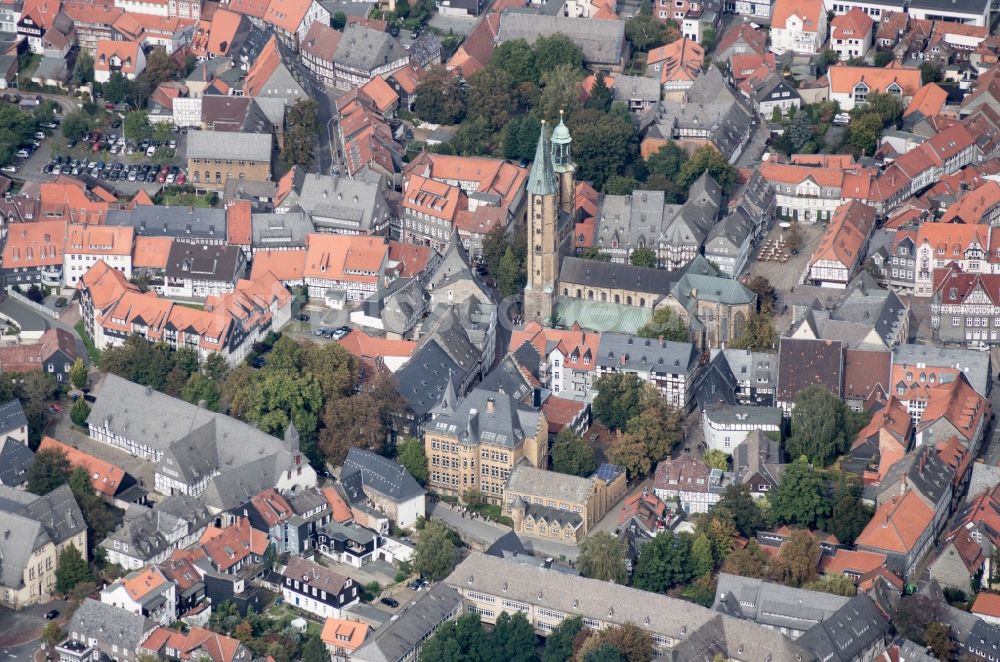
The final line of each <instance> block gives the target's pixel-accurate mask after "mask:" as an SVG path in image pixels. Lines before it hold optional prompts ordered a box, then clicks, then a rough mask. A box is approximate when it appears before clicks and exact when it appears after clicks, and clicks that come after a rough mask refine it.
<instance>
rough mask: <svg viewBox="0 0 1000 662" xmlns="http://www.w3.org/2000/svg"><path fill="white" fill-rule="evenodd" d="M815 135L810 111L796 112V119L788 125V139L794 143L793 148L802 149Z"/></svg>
mask: <svg viewBox="0 0 1000 662" xmlns="http://www.w3.org/2000/svg"><path fill="white" fill-rule="evenodd" d="M815 135H816V134H815V132H814V131H813V125H812V121H811V120H810V118H809V113H805V112H802V113H796V114H795V119H793V120H792V123H791V124H790V125H789V126H788V139H789V141H790V142H791V144H792V148H793V149H794V150H795V151H798V150H800V149H802V147H803V146H804V145H805V144H806V143H807V142H809V141H810V140H812V139H813V138H814V137H815Z"/></svg>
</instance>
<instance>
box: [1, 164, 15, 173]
mask: <svg viewBox="0 0 1000 662" xmlns="http://www.w3.org/2000/svg"><path fill="white" fill-rule="evenodd" d="M0 172H6V173H8V174H14V173H15V172H17V166H14V165H5V166H4V167H2V168H0Z"/></svg>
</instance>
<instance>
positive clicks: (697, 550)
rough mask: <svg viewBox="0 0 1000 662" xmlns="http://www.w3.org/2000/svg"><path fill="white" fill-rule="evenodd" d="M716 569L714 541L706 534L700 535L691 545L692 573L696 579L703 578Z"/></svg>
mask: <svg viewBox="0 0 1000 662" xmlns="http://www.w3.org/2000/svg"><path fill="white" fill-rule="evenodd" d="M714 569H715V558H714V557H713V555H712V541H711V540H710V539H709V537H708V535H707V534H705V533H704V532H702V533H699V534H698V535H697V536H695V539H694V542H692V543H691V572H692V574H693V575H694V576H695V577H701V576H703V575H706V574H708V573H710V572H712V570H714Z"/></svg>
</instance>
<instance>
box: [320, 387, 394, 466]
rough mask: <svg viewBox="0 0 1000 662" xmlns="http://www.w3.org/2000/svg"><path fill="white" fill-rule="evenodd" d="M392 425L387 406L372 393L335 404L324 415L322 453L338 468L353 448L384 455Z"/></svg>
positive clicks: (321, 441) (340, 400)
mask: <svg viewBox="0 0 1000 662" xmlns="http://www.w3.org/2000/svg"><path fill="white" fill-rule="evenodd" d="M388 423H389V421H388V420H387V417H386V416H385V412H384V407H383V403H381V402H380V401H379V399H377V398H376V397H374V396H373V395H372V394H371V393H368V392H364V393H359V394H358V395H355V396H352V397H350V398H339V399H336V400H332V401H330V403H329V404H327V406H326V410H325V412H324V413H323V430H322V431H321V432H320V437H319V446H320V449H321V450H322V451H323V454H324V455H325V456H326V458H327V459H328V460H329V461H330V462H333V463H334V464H340V463H341V462H343V461H344V457H346V456H347V452H348V450H350V449H351V448H364V449H366V450H370V451H373V452H375V453H382V452H383V451H384V450H385V444H386V440H387V439H388V436H389V430H388Z"/></svg>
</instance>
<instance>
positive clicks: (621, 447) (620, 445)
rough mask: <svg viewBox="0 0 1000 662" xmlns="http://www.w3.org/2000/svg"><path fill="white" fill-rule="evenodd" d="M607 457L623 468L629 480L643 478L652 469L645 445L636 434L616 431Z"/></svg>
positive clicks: (651, 462)
mask: <svg viewBox="0 0 1000 662" xmlns="http://www.w3.org/2000/svg"><path fill="white" fill-rule="evenodd" d="M609 457H610V458H611V461H612V462H614V463H615V464H617V465H619V466H622V467H624V468H625V472H626V474H627V475H628V477H629V479H631V480H634V479H636V478H643V477H645V476H647V475H649V473H650V471H652V469H653V461H652V460H650V459H649V454H648V453H647V452H646V443H645V442H644V441H643V440H642V439H640V438H639V436H638V435H637V434H634V433H631V432H622V431H620V430H619V431H618V434H617V435H616V436H615V439H614V441H613V442H612V444H611V450H610V454H609Z"/></svg>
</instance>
